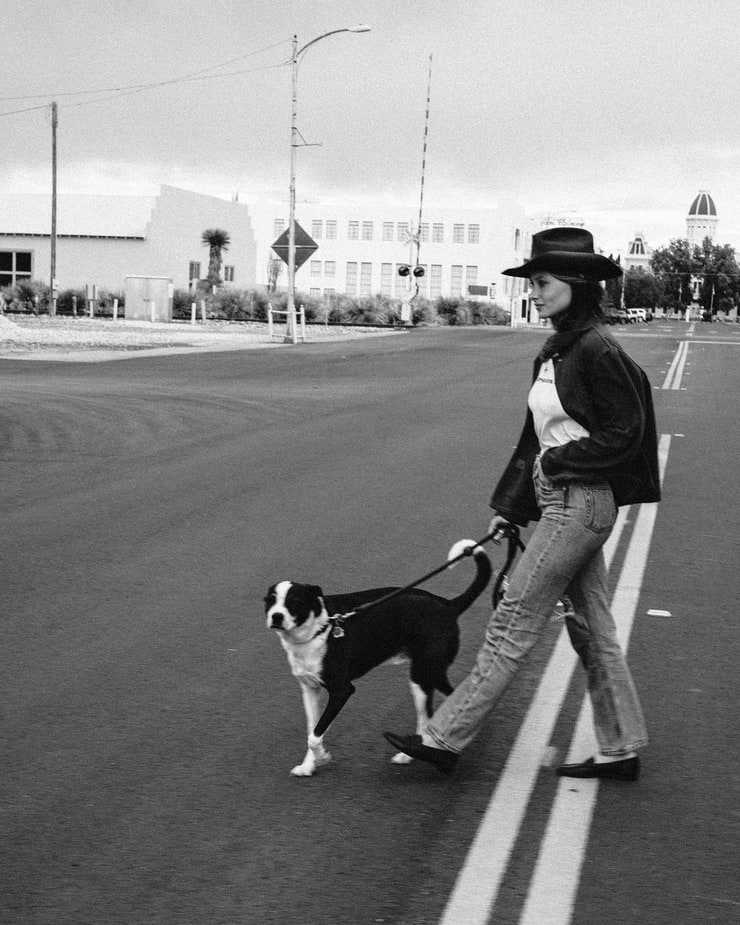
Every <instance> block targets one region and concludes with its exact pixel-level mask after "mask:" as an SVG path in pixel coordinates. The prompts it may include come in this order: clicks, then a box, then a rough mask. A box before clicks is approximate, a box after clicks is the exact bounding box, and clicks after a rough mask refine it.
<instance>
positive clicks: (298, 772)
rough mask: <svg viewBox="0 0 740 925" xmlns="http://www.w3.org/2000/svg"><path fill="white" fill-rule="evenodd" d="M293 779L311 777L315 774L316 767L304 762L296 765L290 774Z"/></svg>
mask: <svg viewBox="0 0 740 925" xmlns="http://www.w3.org/2000/svg"><path fill="white" fill-rule="evenodd" d="M290 773H291V774H292V775H293V777H312V776H313V775H314V774H315V773H316V765H315V764H314V763H313V762H311V763H310V764H306V762H305V761H304V762H303V764H297V765H296V766H295V767H294V768H292V769H291V772H290Z"/></svg>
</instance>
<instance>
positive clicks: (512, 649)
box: [385, 228, 660, 781]
mask: <svg viewBox="0 0 740 925" xmlns="http://www.w3.org/2000/svg"><path fill="white" fill-rule="evenodd" d="M621 272H622V271H621V269H620V268H619V266H618V265H617V264H616V263H614V262H613V261H611V260H609V259H607V258H606V257H603V256H601V255H599V254H595V253H594V248H593V238H592V236H591V234H590V233H589V232H588V231H585V230H584V229H580V228H556V229H549V230H547V231H541V232H540V233H539V234H535V235H534V236H533V240H532V257H531V259H530V260H529V261H528V262H527V263H525V264H524V265H523V266H520V267H514V268H512V269H509V270H504V274H505V275H507V276H519V277H529V279H530V281H531V286H532V289H531V296H532V299H533V301H534V303H535V305H536V307H537V310H538V312H539V314H540V317H541V318H549V319H550V321H551V323H552V325H553V327H554V329H555V333H554V334H553V335H552V336H551V337H550V338H549V339H548V340H547V341H546V343H545V345H544V347H543V349H542V351H541V352H540V354H539V356H538V357H537V359H536V361H535V368H534V378H533V383H532V387H531V389H530V392H529V399H528V411H527V415H526V420H525V424H524V430H523V431H522V434H521V437H520V439H519V443H518V445H517V447H516V450H515V452H514V455H513V457H512V459H511V461H510V463H509V465H508V466H507V468H506V470H505V472H504V474H503V476H502V478H501V480H500V481H499V483H498V485H497V486H496V489H495V491H494V493H493V498H492V500H491V506H492V507H493V508H494V510H495V516H494V517H493V520H492V521H491V526H490V530H491V532H493V531H500V530H502V529H503V528H505V527H506V525H507V524H518V525H520V526H526V525H527V523H528V522H529V521H537V524H536V526H535V529H534V531H533V533H532V535H531V537H530V539H529V541H528V543H527V548H526V551H525V552H524V553H523V554H522V556H521V558H520V560H519V563H518V566H517V567H516V569H515V570H514V572H513V574H512V575H511V577H510V579H509V586H508V589H507V590H506V592H505V594H504V596H503V598H502V600H501V602H500V603H499V605H498V607H497V608H496V610H495V611H494V613H493V615H492V617H491V620H490V622H489V625H488V628H487V631H486V636H485V641H484V643H483V645H482V646H481V648H480V650H479V652H478V656H477V659H476V664H475V666H474V667H473V670H472V671H471V672H470V674H469V675H468V677H467V678H465V680H464V681H463V682H462V683H461V684H460V685H459V687H457V688H456V689H455V691H454V692H453V693H452V694H451V695H450V696H449V697H448V698H447V699H446V700H445V701H444V703H443V704H442V705H441V706H440V707H439V709H438V710H437V711H436V712H435V713H434V716H433V717H432V718H431V720H430V721H429V723H428V724H427V727H426V729H425V730H424V732H423V734H422V735H407V736H399V735H396V734H394V733H385V736H386V738H387V739H388V741H389V742H391V743H392V744H393V746H394V747H395V748H397V749H399V750H400V751H403V752H405V753H406V754H407V755H410V756H411V757H413V758H418V759H420V760H422V761H427V762H429V763H431V764H433V765H434V766H435V767H437V768H438V769H439V770H440V771H443V772H445V773H450V772H451V771H452V769H453V767H454V765H455V763H456V761H457V757H458V755H459V753H460V752H461V751H462V750H463V749H464V748H465V746H466V745H468V744H469V743H470V742H471V740H472V739H473V738H474V736H475V735H476V733H477V732H478V730H479V728H480V726H481V724H482V722H483V720H484V719H485V717H486V716H487V715H488V714H489V713H490V711H491V710H492V709H493V707H494V706H495V705H496V703H497V702H498V700H499V698H500V697H501V695H502V694H503V692H504V690H505V689H506V687H507V686H508V684H509V682H510V681H511V680H512V678H513V677H514V675H515V674H516V672H517V671H518V669H519V667H520V666H521V664H522V662H523V661H524V659H525V657H526V655H527V653H528V652H529V650H530V649H531V647H532V646H533V645H534V643H535V642H536V641H537V639H538V637H539V635H540V634H541V632H542V629H543V626H544V625H545V624H546V623H547V621H548V619H549V617H550V615H551V614H552V612H553V609H554V608H555V606H556V604H557V602H558V600H560V599H561V598H562V597H564V596H567V597H568V599H569V602H570V603H571V604H572V607H573V613H570V614H568V615H567V617H566V623H567V627H568V632H569V635H570V640H571V643H572V644H573V647H574V648H575V650H576V651H577V653H578V655H579V656H580V659H581V661H582V663H583V665H584V667H585V669H586V672H587V676H588V688H589V694H590V697H591V701H592V705H593V715H594V725H595V728H596V739H597V742H598V747H599V753H598V754H597V755H595V756H593V757H591V758H588V759H587V760H585V761H583V762H582V763H579V764H571V765H564V766H562V767H560V768H559V769H558V773H559V774H560V775H563V776H567V777H598V778H611V779H614V780H629V781H635V780H637V779H638V777H639V773H640V761H639V757H638V755H637V750H638V749H639V748H641V747H643V746H644V745H646V744H647V732H646V729H645V722H644V719H643V715H642V709H641V707H640V702H639V699H638V697H637V692H636V691H635V687H634V684H633V681H632V677H631V675H630V671H629V668H628V667H627V663H626V661H625V659H624V655H623V653H622V651H621V649H620V646H619V643H618V642H617V635H616V628H615V625H614V620H613V618H612V614H611V612H610V610H609V603H608V589H607V570H606V564H605V561H604V554H603V550H602V547H603V545H604V543H605V542H606V540H607V539H608V537H609V534H610V533H611V531H612V528H613V526H614V523H615V520H616V512H617V507H618V506H620V505H623V504H638V503H642V502H652V501H658V500H659V499H660V488H659V475H658V459H657V438H656V428H655V417H654V413H653V406H652V394H651V388H650V384H649V382H648V381H647V377H646V376H645V373H644V372H643V371H642V370H641V369H640V367H639V366H637V365H636V364H635V363H634V361H633V360H631V359H630V357H629V356H628V355H627V354H626V353H624V351H623V350H622V348H621V347H620V346H619V344H618V343H617V342H616V341H615V340H614V339H613V338H612V337H611V336H610V334H609V332H608V330H607V329H606V327H605V326H604V324H603V315H602V312H601V307H600V305H601V298H602V296H603V290H602V287H601V285H600V282H599V281H600V280H605V279H610V278H613V277H616V276H619V275H621Z"/></svg>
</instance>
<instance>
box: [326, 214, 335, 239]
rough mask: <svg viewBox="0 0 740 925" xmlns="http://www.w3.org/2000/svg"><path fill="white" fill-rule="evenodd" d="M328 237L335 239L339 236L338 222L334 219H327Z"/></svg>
mask: <svg viewBox="0 0 740 925" xmlns="http://www.w3.org/2000/svg"><path fill="white" fill-rule="evenodd" d="M326 238H327V240H328V241H335V240H336V238H337V223H336V222H335V221H334V219H331V218H330V219H327V222H326Z"/></svg>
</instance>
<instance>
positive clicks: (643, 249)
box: [622, 231, 653, 273]
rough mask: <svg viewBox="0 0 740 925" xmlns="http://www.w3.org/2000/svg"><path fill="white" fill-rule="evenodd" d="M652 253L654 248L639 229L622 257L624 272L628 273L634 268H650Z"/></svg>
mask: <svg viewBox="0 0 740 925" xmlns="http://www.w3.org/2000/svg"><path fill="white" fill-rule="evenodd" d="M652 253H653V250H652V248H651V247H649V246H648V243H647V240H646V238H645V235H644V234H643V233H642V232H641V231H638V232H637V233H636V234H635V236H634V238H633V239H632V240H631V241H630V243H629V244H628V245H627V253H626V254H625V255H624V256H623V257H622V266H623V268H624V272H625V273H627V272H628V271H629V270H633V269H641V270H649V269H650V257H651V256H652Z"/></svg>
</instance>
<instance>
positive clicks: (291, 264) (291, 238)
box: [286, 25, 370, 344]
mask: <svg viewBox="0 0 740 925" xmlns="http://www.w3.org/2000/svg"><path fill="white" fill-rule="evenodd" d="M369 31H370V27H369V26H363V25H359V26H350V27H349V28H347V29H333V30H332V31H331V32H325V33H324V34H323V35H318V36H316V38H315V39H311V41H310V42H306V44H305V45H303V46H302V47H301V48H300V49H299V48H298V36H297V35H294V36H293V48H292V52H291V56H290V69H291V91H292V92H291V106H290V208H289V217H288V304H287V306H286V308H287V310H288V315H287V319H288V332H287V336H286V340H292V342H293V343H294V344H297V343H298V329H297V323H296V310H295V173H296V157H297V154H296V150H297V148H298V119H297V116H298V59H299V58H300V56H301V55H302V54H303V53H304V52H305V51H306V49H307V48H309V47H310V46H311V45H314V44H315V43H316V42H320V41H321V39H325V38H327V37H328V36H330V35H336V34H337V33H339V32H369Z"/></svg>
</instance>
